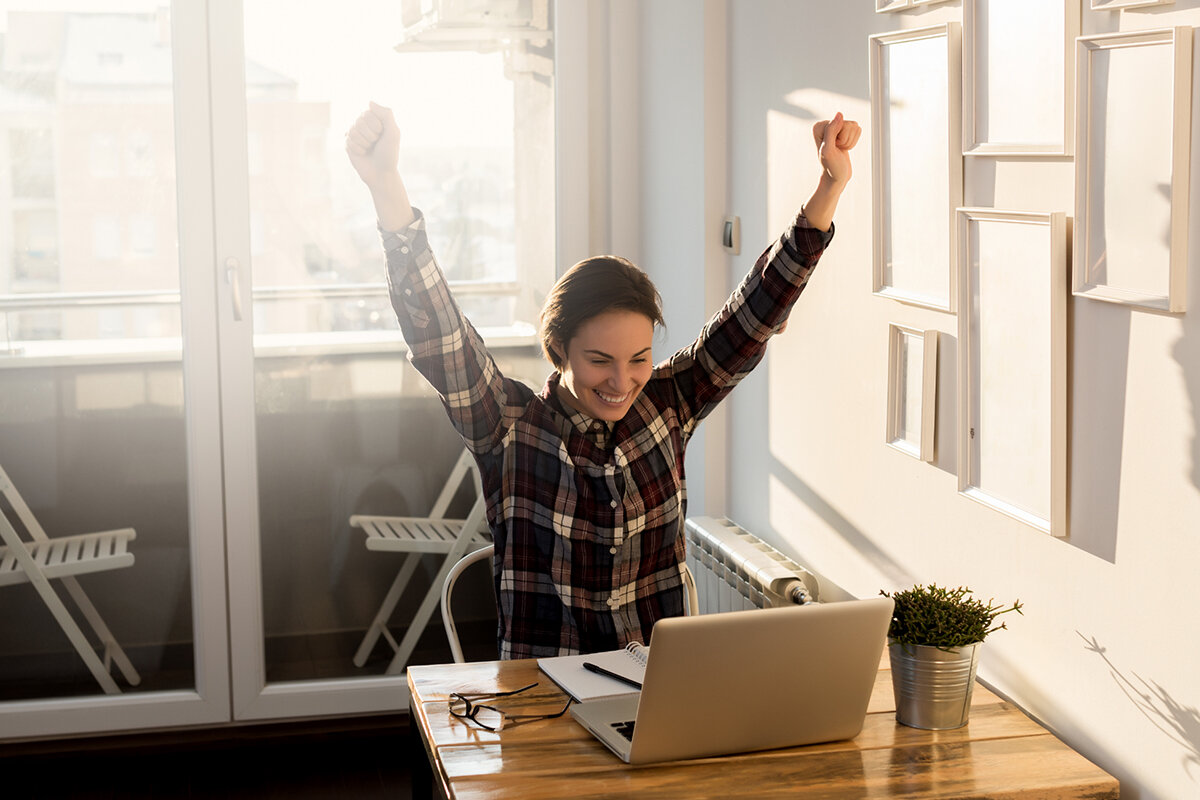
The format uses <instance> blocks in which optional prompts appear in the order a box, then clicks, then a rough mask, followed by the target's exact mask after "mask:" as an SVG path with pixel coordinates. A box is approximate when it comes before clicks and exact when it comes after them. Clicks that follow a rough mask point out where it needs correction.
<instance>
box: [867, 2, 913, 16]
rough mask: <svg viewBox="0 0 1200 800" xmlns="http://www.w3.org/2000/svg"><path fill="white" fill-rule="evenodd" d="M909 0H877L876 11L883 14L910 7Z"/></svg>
mask: <svg viewBox="0 0 1200 800" xmlns="http://www.w3.org/2000/svg"><path fill="white" fill-rule="evenodd" d="M908 2H909V0H875V13H876V14H883V13H886V12H888V11H900V10H901V9H904V8H908Z"/></svg>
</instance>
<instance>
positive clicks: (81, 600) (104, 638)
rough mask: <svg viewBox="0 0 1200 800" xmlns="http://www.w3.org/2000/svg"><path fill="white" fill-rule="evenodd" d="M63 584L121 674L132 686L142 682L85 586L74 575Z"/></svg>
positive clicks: (65, 579)
mask: <svg viewBox="0 0 1200 800" xmlns="http://www.w3.org/2000/svg"><path fill="white" fill-rule="evenodd" d="M62 582H63V585H65V586H66V587H67V591H68V592H69V593H70V595H71V599H72V600H74V601H75V605H77V606H79V610H80V611H81V612H82V613H83V616H84V618H85V619H86V620H87V621H88V624H89V625H91V626H92V630H93V631H95V632H96V636H97V637H99V639H100V641H101V642H102V643H103V645H104V652H105V654H107V655H111V656H112V660H113V662H114V663H115V664H116V665H117V669H119V670H121V674H122V675H124V676H125V680H126V681H128V682H129V685H130V686H137V685H138V684H139V683H141V682H142V676H141V675H138V672H137V670H136V669H134V668H133V662H131V661H130V660H129V656H127V655H125V651H124V650H122V649H121V645H119V644H117V638H116V637H115V636H113V635H112V631H110V630H109V629H108V626H107V625H105V624H104V620H103V619H102V618H101V617H100V612H98V611H97V610H96V607H95V606H94V605H92V601H91V599H90V598H88V596H87V595H86V594H85V593H84V591H83V587H82V586H80V585H79V581H78V580H76V579H75V577H74V576H73V575H71V576H67V577H65V578H63V579H62Z"/></svg>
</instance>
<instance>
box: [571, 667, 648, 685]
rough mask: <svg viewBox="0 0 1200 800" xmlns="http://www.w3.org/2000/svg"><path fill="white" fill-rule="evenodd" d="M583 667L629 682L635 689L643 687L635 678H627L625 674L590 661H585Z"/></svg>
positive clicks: (622, 681) (589, 670)
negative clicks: (619, 673)
mask: <svg viewBox="0 0 1200 800" xmlns="http://www.w3.org/2000/svg"><path fill="white" fill-rule="evenodd" d="M583 668H584V669H586V670H587V671H588V672H595V673H596V674H598V675H606V676H608V677H610V678H613V679H614V680H618V681H620V682H621V683H627V684H629V685H630V686H632V687H633V688H635V689H640V688H642V685H641V684H640V683H638V682H637V681H635V680H634V679H633V678H626V677H625V676H624V675H618V674H617V673H615V672H611V671H609V670H607V669H605V668H604V667H598V666H596V665H595V664H593V663H592V662H590V661H585V662H583Z"/></svg>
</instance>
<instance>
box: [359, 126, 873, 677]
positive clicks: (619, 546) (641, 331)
mask: <svg viewBox="0 0 1200 800" xmlns="http://www.w3.org/2000/svg"><path fill="white" fill-rule="evenodd" d="M813 136H814V139H815V141H816V144H817V150H818V154H819V156H820V161H821V167H822V175H821V177H820V179H819V181H818V185H817V188H816V190H815V191H814V192H813V194H812V196H811V197H810V199H809V201H808V203H807V204H806V206H805V209H804V210H803V211H802V212H801V213H800V214H799V215H797V217H796V219H795V220H794V222H793V224H792V225H791V226H790V227H789V228H788V230H786V231H785V232H784V234H783V235H782V236H781V237H780V238H779V240H777V242H775V244H773V245H772V246H771V247H769V248H768V249H767V250H766V251H765V252H764V253H763V254H762V256H760V257H759V259H758V261H757V263H756V264H755V265H754V267H753V268H752V269H751V270H750V273H749V274H748V275H747V276H746V277H745V279H744V280H743V281H742V283H741V285H740V286H739V287H738V288H737V289H736V290H735V291H734V292H733V294H732V295H731V296H730V298H729V301H728V302H727V303H726V304H725V307H724V308H722V309H721V310H720V312H718V313H717V315H716V316H715V317H713V319H712V320H710V322H709V323H708V325H706V326H705V328H704V329H703V330H702V331H701V333H700V335H699V336H698V337H697V338H696V340H695V341H694V342H692V344H691V345H689V346H687V347H685V348H683V349H682V350H680V351H679V352H677V353H675V354H674V355H673V356H671V357H670V358H668V359H667V360H665V361H663V362H662V363H660V364H658V365H657V366H652V363H651V344H652V340H653V336H654V326H655V325H656V324H657V323H660V322H661V321H662V313H661V310H660V308H659V297H658V292H657V291H656V290H655V289H654V286H653V284H652V283H651V282H650V281H649V279H647V278H646V276H645V275H644V274H643V273H642V272H641V270H639V269H638V268H637V267H635V266H634V265H633V264H631V263H629V262H628V261H625V260H624V259H620V258H615V257H611V256H600V257H596V258H591V259H586V260H584V261H582V262H580V263H579V264H576V265H575V266H574V267H572V268H571V269H570V270H569V271H568V272H567V273H566V274H565V275H564V276H563V277H562V278H561V279H560V281H559V282H558V283H557V284H556V286H555V287H554V289H553V290H551V292H550V295H549V298H548V300H547V303H546V306H545V308H544V309H543V311H542V315H541V322H542V343H543V349H544V351H545V354H546V356H547V358H549V360H550V362H551V363H552V364H553V365H554V367H555V372H554V373H552V374H551V375H550V377H549V379H548V380H547V381H546V384H545V386H544V387H543V388H542V390H541V391H540V392H535V391H534V390H533V389H531V388H530V387H529V386H527V385H525V384H523V383H521V382H519V381H516V380H514V379H512V378H511V377H506V376H504V375H503V374H501V372H500V369H499V367H498V365H497V363H496V362H495V360H494V359H493V358H492V356H491V355H490V354H489V352H488V350H487V347H486V345H485V343H484V341H483V339H482V337H480V335H479V334H478V333H477V332H476V330H475V328H474V327H473V326H472V324H471V323H470V322H469V321H468V320H467V318H466V317H465V316H464V315H463V314H462V312H461V311H460V310H459V307H458V305H457V303H456V301H455V299H454V297H453V296H452V295H451V293H450V290H449V286H448V285H447V282H446V279H445V276H444V275H443V273H442V271H441V268H440V267H439V266H438V264H437V261H436V260H435V258H434V256H433V251H432V248H431V247H430V244H429V237H428V235H427V233H426V226H425V216H424V214H422V213H421V212H420V211H418V210H417V209H415V208H413V206H412V205H411V204H410V202H409V196H408V189H407V187H406V185H405V181H404V180H403V179H402V178H401V177H400V171H399V160H400V159H399V156H398V149H399V148H398V145H399V141H400V130H399V127H398V126H397V124H396V120H395V118H394V116H393V114H392V112H391V110H390V109H387V108H384V107H382V106H379V105H375V104H374V103H372V104H371V105H370V107H369V108H368V109H367V110H366V111H364V112H363V113H362V114H361V115H360V116H359V118H358V121H357V122H356V123H355V124H354V126H353V127H352V128H351V129H350V130H349V131H348V132H347V134H346V151H347V153H348V155H349V157H350V162H351V163H352V164H353V165H354V168H355V170H356V171H357V172H358V175H359V177H360V178H362V180H363V182H364V183H365V184H366V185H367V187H368V188H369V189H370V191H371V197H372V200H373V202H374V204H375V211H376V213H377V214H378V219H379V222H378V224H379V227H380V230H381V231H382V232H383V245H384V249H385V251H386V253H387V271H388V286H389V289H390V291H391V298H392V307H393V308H394V309H395V311H396V316H397V318H398V320H399V322H400V329H401V332H402V333H403V335H404V338H405V341H406V342H407V343H408V346H409V354H410V359H411V361H412V364H413V366H414V367H416V368H417V370H418V371H420V372H421V374H422V375H423V376H424V377H425V378H426V380H428V381H429V383H430V384H431V385H432V386H433V388H434V389H435V390H436V391H437V393H438V395H439V396H440V397H441V398H442V403H443V405H444V406H445V409H446V411H447V413H448V414H449V416H450V421H451V422H452V423H453V424H454V426H455V428H456V429H457V431H458V433H459V434H460V435H461V436H462V438H463V440H464V441H465V443H466V445H467V448H468V449H469V450H470V451H471V453H472V454H473V455H474V456H475V459H476V461H477V462H478V464H479V468H480V476H481V478H482V482H483V490H484V494H485V496H486V498H487V517H488V524H489V526H490V528H491V532H492V537H493V541H494V543H495V551H494V562H493V570H494V577H495V590H496V597H497V601H498V612H499V613H498V617H499V627H498V639H499V650H500V655H501V657H502V658H528V657H541V656H553V655H566V654H571V653H578V652H584V653H587V652H597V651H602V650H615V649H618V648H621V647H624V646H626V645H627V644H629V643H630V642H635V641H636V642H643V643H645V642H647V641H649V638H650V632H651V629H652V628H653V626H654V623H655V622H656V621H657V620H659V619H661V618H663V617H669V616H677V615H681V614H682V613H683V585H684V577H683V576H684V570H685V567H684V555H685V547H684V536H683V523H684V519H685V517H686V514H687V493H686V489H685V480H684V468H683V465H684V451H685V449H686V447H687V443H688V441H689V440H690V439H691V436H692V434H693V433H694V431H695V429H696V426H697V425H698V424H699V422H700V421H701V420H702V419H704V418H705V417H706V416H707V415H708V414H709V413H710V412H711V411H712V410H713V409H714V408H715V407H716V406H717V404H718V403H720V402H721V400H722V399H724V398H725V397H726V396H727V395H728V394H729V392H730V391H732V390H733V388H734V386H736V385H737V383H738V382H739V381H740V380H741V378H742V377H743V376H745V375H746V374H747V373H748V372H749V371H750V370H751V369H753V368H754V366H755V365H756V364H757V363H758V362H759V361H760V360H761V359H762V357H763V355H764V353H765V350H766V344H767V341H768V340H769V339H770V338H771V336H772V335H774V334H775V333H777V332H778V331H779V330H780V329H781V328H782V327H783V325H784V324H785V323H786V321H787V316H788V313H789V311H790V310H791V307H792V304H793V303H794V302H795V301H796V299H797V298H798V297H799V296H800V292H801V291H802V290H803V288H804V286H805V285H806V284H807V282H808V278H809V275H810V274H811V273H812V271H813V269H814V268H815V267H816V264H817V260H818V259H819V258H820V256H821V253H822V252H824V248H825V246H826V245H827V244H828V243H829V241H830V239H832V237H833V227H832V219H833V213H834V210H835V209H836V207H837V201H838V198H839V197H840V196H841V193H842V190H843V189H844V188H845V185H846V182H847V181H848V180H849V179H850V173H851V168H850V157H849V151H850V149H851V148H852V147H854V145H855V143H857V141H858V136H859V127H858V125H857V123H854V122H849V121H847V120H844V119H843V118H842V116H841V115H840V114H838V115H836V116H835V117H834V119H833V120H829V121H822V122H818V123H817V124H816V125H815V126H814V127H813Z"/></svg>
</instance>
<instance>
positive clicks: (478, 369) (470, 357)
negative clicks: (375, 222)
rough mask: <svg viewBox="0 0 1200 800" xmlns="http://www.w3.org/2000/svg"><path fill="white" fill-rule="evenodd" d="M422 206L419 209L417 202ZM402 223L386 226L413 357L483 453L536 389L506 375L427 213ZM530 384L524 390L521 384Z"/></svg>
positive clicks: (390, 270) (397, 299)
mask: <svg viewBox="0 0 1200 800" xmlns="http://www.w3.org/2000/svg"><path fill="white" fill-rule="evenodd" d="M414 210H415V209H414ZM416 215H417V218H416V219H415V220H414V221H413V223H412V224H411V225H409V226H408V227H407V228H405V229H404V230H401V231H385V230H383V229H382V228H381V229H380V234H381V236H382V238H383V247H384V252H385V253H386V255H387V282H388V293H389V295H390V296H391V302H392V308H393V309H394V310H395V312H396V318H397V320H398V321H399V323H400V331H401V333H402V334H403V336H404V341H405V342H406V343H407V344H408V359H409V361H410V362H412V365H413V366H414V367H415V368H416V369H417V371H418V372H420V373H421V375H422V376H424V377H425V379H426V380H427V381H428V382H429V384H430V385H431V386H432V387H433V389H434V390H435V391H436V392H437V393H438V395H439V396H440V397H441V400H442V404H443V405H444V406H445V408H446V412H447V414H449V416H450V421H451V423H453V425H454V427H455V429H456V430H458V432H459V434H460V435H461V436H462V438H463V440H464V441H465V442H466V444H467V447H468V448H469V449H470V450H471V451H472V452H473V453H476V454H480V455H481V454H484V453H487V452H489V451H491V450H492V449H494V448H495V446H496V445H497V444H498V443H499V442H500V440H501V439H502V438H503V436H504V433H505V431H506V430H507V429H508V428H509V427H510V426H511V425H512V420H513V419H514V418H515V417H516V416H519V415H520V410H519V408H516V407H515V406H522V407H523V405H524V403H526V402H528V400H527V398H525V397H523V395H531V394H532V392H531V391H530V390H529V389H528V388H527V387H525V386H524V384H520V383H517V382H515V381H510V380H508V379H506V378H505V377H504V376H503V375H502V374H501V373H500V370H499V369H498V368H497V366H496V362H495V360H494V359H493V358H492V356H491V354H490V353H489V352H488V350H487V347H486V345H485V344H484V342H483V338H482V337H481V336H480V335H479V333H478V332H477V331H476V330H475V328H474V326H473V325H471V323H470V321H469V320H468V319H467V318H466V317H465V316H464V315H463V313H462V311H461V310H460V309H459V307H458V303H457V302H456V301H455V300H454V296H453V295H452V294H451V293H450V287H449V285H448V284H447V282H446V276H445V274H444V273H443V272H442V269H441V267H440V266H438V263H437V259H435V258H434V255H433V251H432V249H431V248H430V246H429V239H428V237H427V235H426V232H425V217H424V215H423V214H421V212H420V211H416ZM522 389H524V390H525V391H524V392H522V391H521V390H522Z"/></svg>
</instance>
